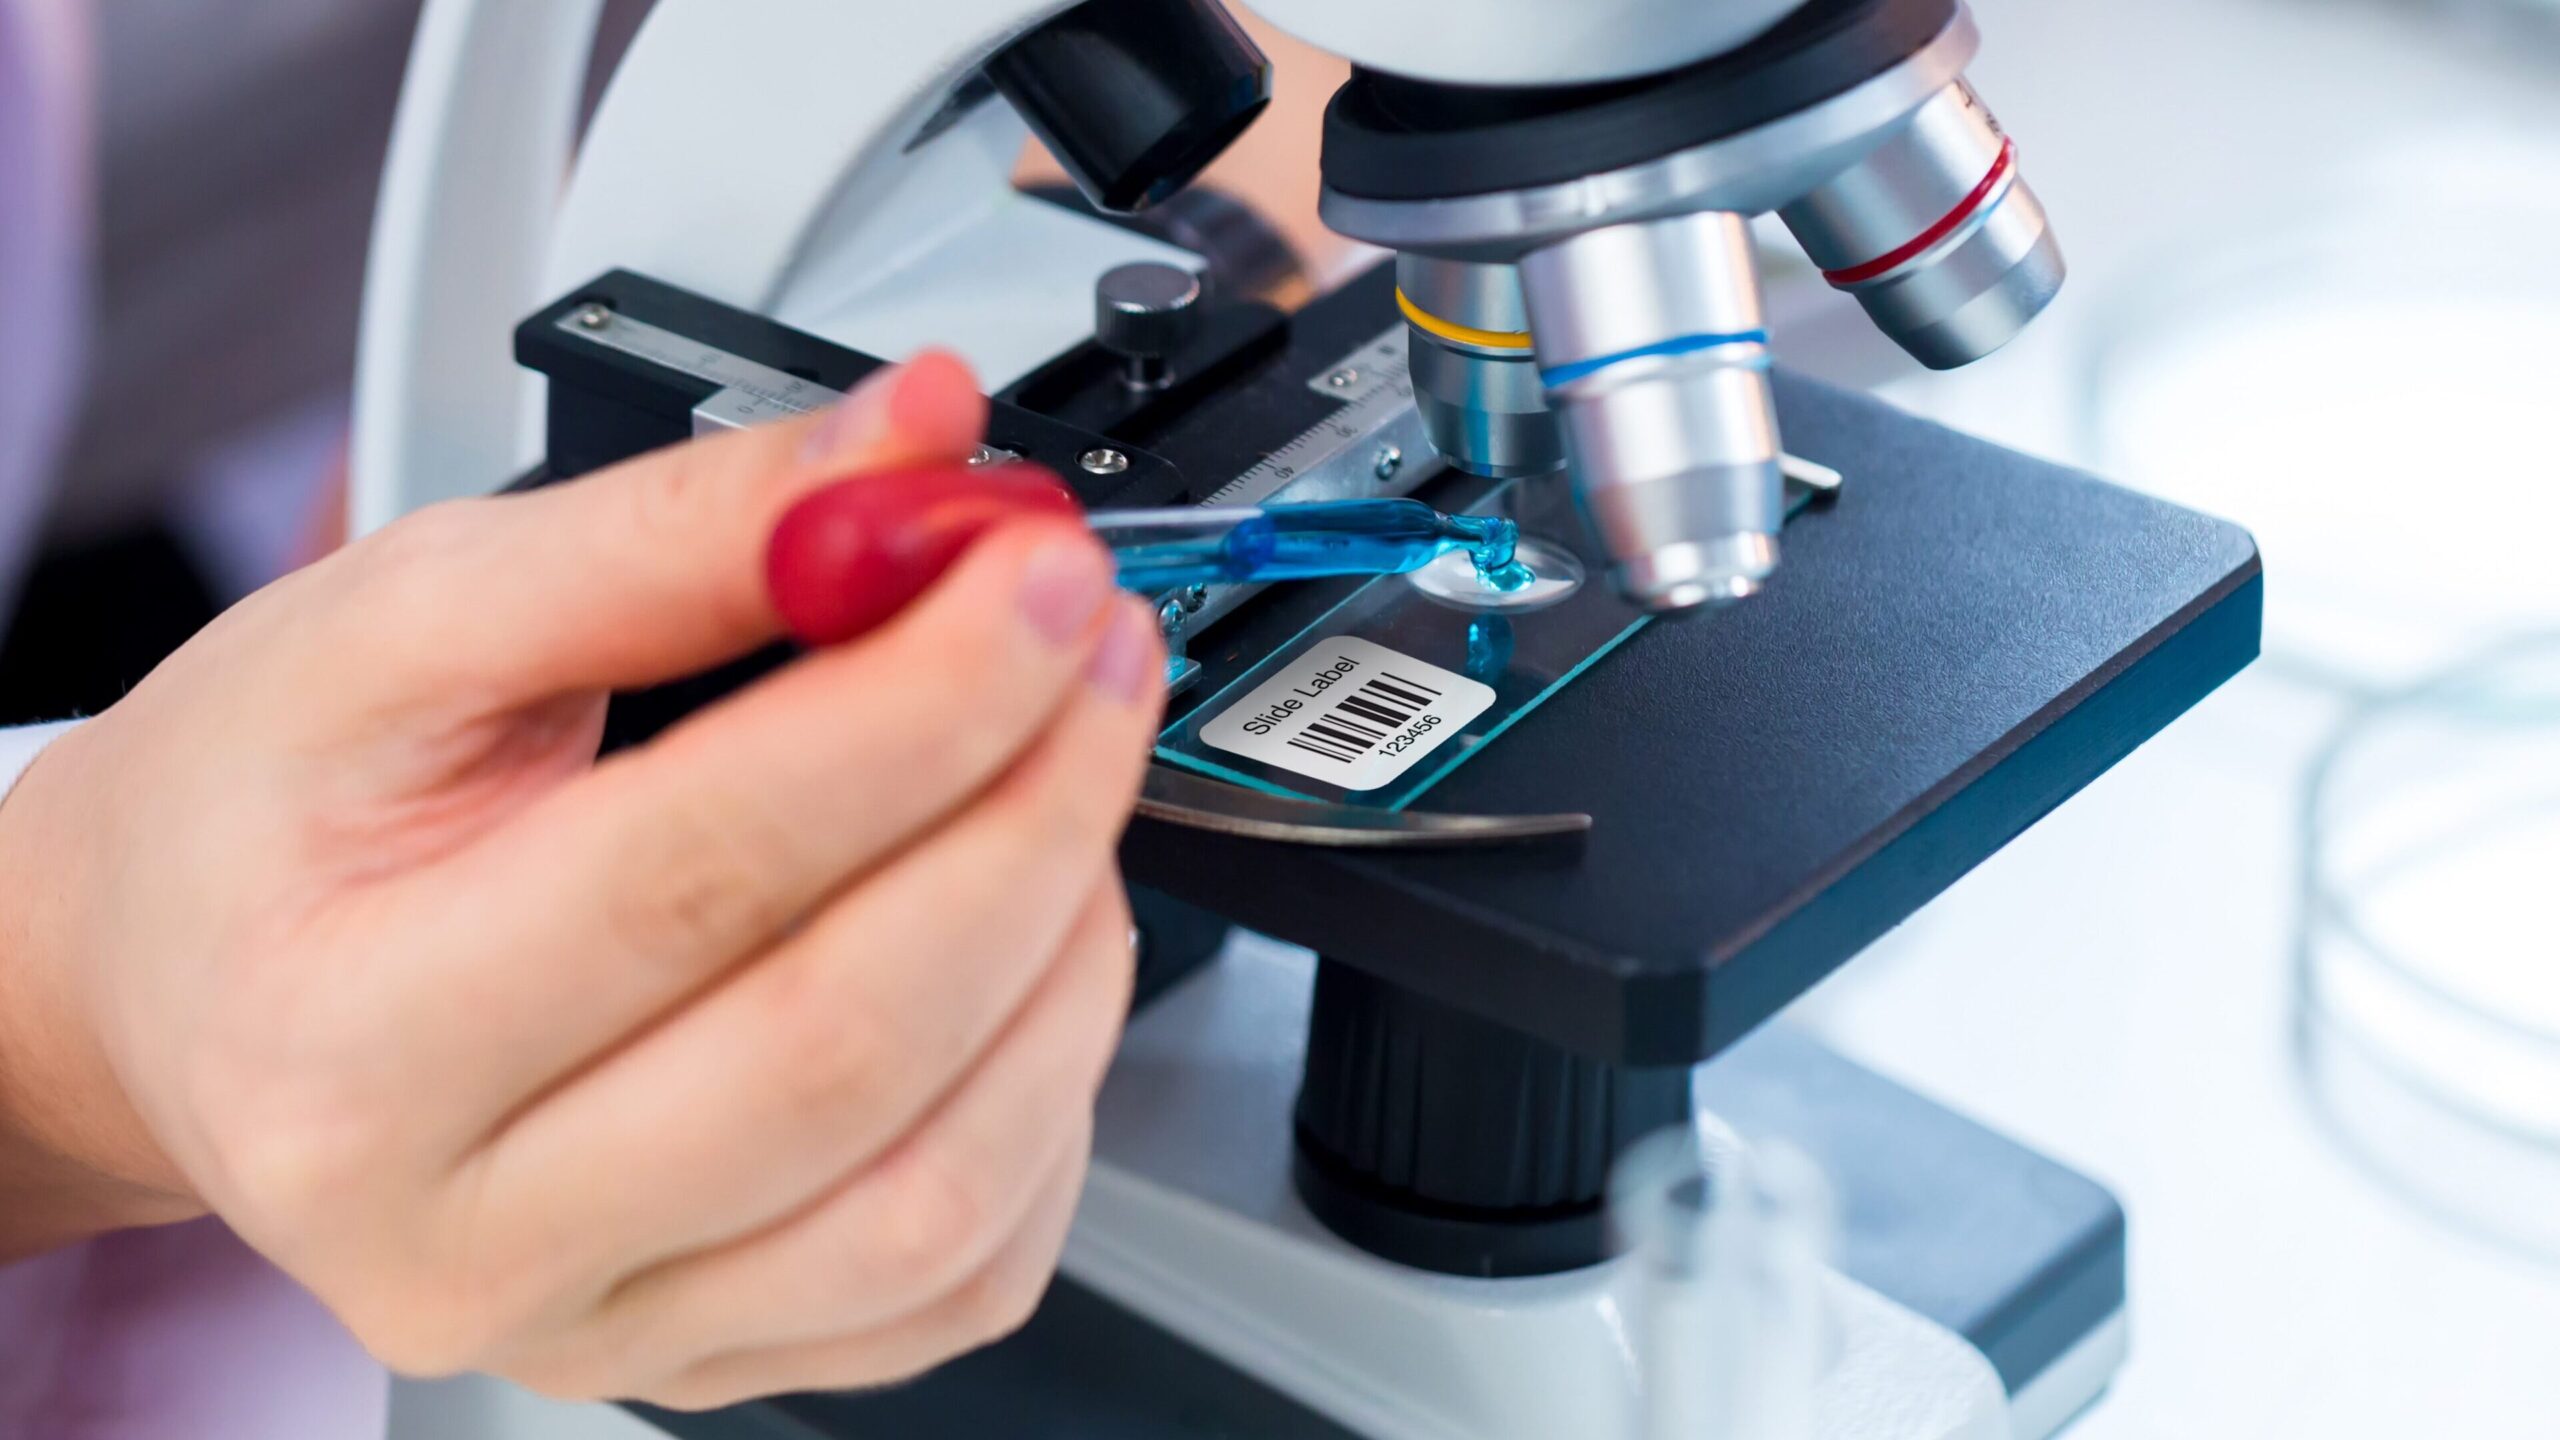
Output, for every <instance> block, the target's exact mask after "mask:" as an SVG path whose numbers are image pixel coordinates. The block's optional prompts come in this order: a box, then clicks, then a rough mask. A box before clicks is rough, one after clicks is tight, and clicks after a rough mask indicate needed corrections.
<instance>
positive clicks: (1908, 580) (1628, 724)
mask: <svg viewBox="0 0 2560 1440" xmlns="http://www.w3.org/2000/svg"><path fill="white" fill-rule="evenodd" d="M1777 388H1778V409H1779V414H1780V419H1781V421H1782V423H1783V425H1784V430H1785V434H1786V437H1787V442H1788V447H1789V448H1790V449H1791V450H1793V451H1794V452H1796V453H1798V454H1801V455H1803V456H1805V457H1806V458H1808V459H1812V460H1816V461H1819V462H1821V463H1823V464H1825V465H1829V466H1831V467H1833V468H1835V469H1837V470H1839V471H1840V472H1841V473H1842V475H1843V476H1845V477H1846V484H1845V486H1844V487H1843V489H1842V492H1841V494H1840V496H1839V498H1838V500H1837V501H1836V502H1835V503H1833V504H1831V505H1828V506H1824V507H1819V508H1816V509H1815V510H1813V511H1810V512H1808V513H1807V514H1805V515H1803V516H1802V517H1800V518H1798V519H1797V520H1796V521H1795V522H1794V523H1793V524H1791V525H1790V526H1789V527H1788V529H1787V533H1786V538H1785V545H1786V559H1785V563H1784V565H1783V566H1782V567H1781V569H1780V571H1779V573H1778V576H1777V578H1776V579H1775V581H1773V582H1772V583H1771V584H1770V586H1769V587H1768V589H1767V590H1766V591H1765V592H1764V593H1763V594H1762V595H1760V596H1758V597H1757V598H1755V599H1752V600H1750V601H1748V602H1746V603H1744V604H1741V605H1738V606H1735V607H1733V608H1731V609H1728V610H1722V611H1715V612H1708V613H1700V614H1695V615H1691V616H1686V617H1681V618H1676V619H1671V620H1665V621H1661V622H1658V623H1656V624H1654V625H1652V626H1651V627H1649V628H1647V629H1646V630H1645V631H1643V632H1642V633H1641V634H1638V635H1637V636H1636V637H1635V638H1634V639H1633V640H1631V641H1629V642H1628V643H1627V644H1626V646H1625V647H1624V648H1622V649H1621V650H1619V651H1618V652H1617V653H1615V654H1613V655H1611V656H1609V657H1608V658H1607V659H1606V660H1604V661H1603V662H1602V663H1600V664H1599V665H1597V666H1595V667H1594V668H1593V669H1592V670H1591V671H1590V672H1589V673H1587V674H1585V675H1584V676H1582V677H1581V678H1580V679H1578V680H1577V681H1575V683H1573V684H1572V685H1570V686H1568V687H1567V688H1566V689H1565V690H1564V691H1563V692H1562V693H1561V694H1560V695H1558V696H1557V697H1555V698H1554V699H1552V700H1550V701H1548V702H1547V703H1546V704H1545V705H1544V706H1542V707H1541V708H1540V709H1538V710H1537V711H1536V712H1535V713H1533V714H1531V715H1530V716H1529V717H1528V718H1527V719H1525V720H1523V721H1522V722H1521V723H1520V724H1519V725H1518V726H1516V727H1515V728H1513V729H1512V730H1510V731H1509V732H1507V733H1505V734H1504V735H1503V736H1502V737H1501V738H1500V739H1499V740H1498V741H1496V742H1495V743H1493V744H1492V745H1490V746H1488V747H1487V748H1486V750H1485V753H1483V754H1482V755H1480V756H1477V757H1475V758H1473V759H1470V760H1469V761H1468V762H1467V764H1466V765H1464V766H1463V767H1461V768H1460V769H1459V770H1458V771H1457V772H1456V773H1455V774H1454V775H1452V776H1451V777H1450V778H1449V779H1448V780H1446V781H1444V782H1442V783H1441V784H1440V785H1439V786H1437V787H1436V788H1434V789H1433V790H1432V791H1431V792H1430V793H1429V794H1428V795H1426V796H1424V797H1423V799H1422V800H1421V802H1420V803H1419V805H1418V807H1417V808H1422V809H1430V810H1446V811H1457V812H1467V813H1483V814H1505V813H1539V812H1551V811H1583V812H1587V813H1589V814H1590V815H1591V816H1592V817H1593V819H1594V822H1595V823H1594V825H1593V827H1592V830H1591V833H1590V834H1589V836H1588V837H1586V838H1585V839H1583V840H1582V841H1580V842H1578V843H1565V844H1561V845H1528V846H1520V847H1515V848H1510V849H1501V850H1486V851H1460V852H1441V853H1431V854H1410V853H1408V854H1395V855H1386V854H1379V853H1376V852H1361V851H1348V850H1318V849H1310V848H1305V847H1299V846H1284V845H1273V844H1267V843H1260V842H1253V841H1244V840H1234V839H1227V838H1221V837H1214V836H1206V835H1201V834H1197V833H1193V832H1190V831H1186V830H1175V829H1173V828H1170V827H1167V826H1163V825H1158V824H1152V823H1147V822H1141V823H1140V824H1138V825H1137V826H1136V827H1135V828H1134V829H1133V830H1132V832H1131V834H1130V837H1129V840H1128V844H1127V846H1126V848H1125V851H1124V858H1125V861H1126V864H1127V868H1128V872H1129V876H1130V878H1131V879H1132V880H1133V881H1135V882H1136V883H1139V884H1142V885H1147V886H1151V887H1154V888H1156V889H1159V890H1163V891H1165V892H1167V893H1170V894H1173V895H1177V896H1180V897H1182V898H1184V899H1186V900H1190V901H1193V902H1195V903H1197V904H1199V905H1202V906H1204V907H1206V908H1208V909H1211V910H1214V911H1216V912H1218V913H1220V914H1222V915H1226V916H1228V917H1230V918H1232V919H1234V920H1235V921H1236V922H1237V923H1238V924H1241V925H1244V926H1247V927H1249V928H1251V929H1255V930H1259V931H1261V932H1263V933H1265V934H1268V935H1272V936H1275V937H1277V938H1280V939H1283V940H1289V941H1293V942H1296V943H1298V944H1301V945H1305V946H1307V947H1308V948H1310V949H1313V950H1315V951H1317V952H1318V953H1320V954H1323V955H1325V956H1327V957H1328V958H1331V959H1334V960H1338V961H1342V962H1344V963H1347V964H1350V965H1352V966H1356V967H1358V968H1359V969H1362V970H1365V971H1368V972H1370V973H1372V974H1375V975H1377V976H1378V977H1380V978H1382V979H1384V980H1387V981H1389V982H1391V983H1393V984H1395V985H1398V986H1402V987H1404V988H1406V989H1409V990H1412V991H1416V992H1419V993H1421V994H1423V995H1426V996H1429V997H1431V998H1433V999H1436V1000H1439V1001H1441V1002H1444V1003H1446V1004H1448V1005H1451V1006H1454V1007H1457V1008H1459V1009H1462V1010H1466V1011H1470V1012H1473V1013H1475V1014H1478V1015H1481V1016H1483V1017H1485V1018H1487V1019H1491V1020H1495V1021H1497V1022H1500V1023H1502V1024H1505V1025H1510V1026H1514V1027H1517V1028H1519V1029H1522V1030H1525V1031H1527V1032H1529V1033H1531V1034H1533V1035H1536V1036H1538V1037H1540V1038H1542V1039H1545V1040H1547V1041H1550V1042H1552V1043H1554V1044H1555V1045H1557V1046H1560V1047H1562V1048H1564V1049H1567V1050H1570V1051H1574V1052H1576V1053H1579V1054H1583V1055H1588V1056H1591V1057H1593V1058H1596V1059H1602V1060H1609V1061H1615V1062H1617V1063H1620V1064H1626V1065H1666V1064H1683V1063H1688V1062H1692V1061H1696V1060H1702V1059H1705V1058H1706V1057H1708V1056H1710V1055H1713V1054H1715V1053H1716V1052H1717V1051H1718V1050H1721V1049H1722V1048H1723V1047H1725V1046H1726V1045H1729V1044H1731V1043H1732V1042H1733V1041H1735V1040H1737V1039H1739V1038H1741V1037H1742V1036H1743V1035H1744V1034H1746V1033H1747V1032H1749V1031H1750V1030H1751V1029H1752V1027H1754V1026H1756V1025H1758V1024H1759V1023H1760V1022H1762V1021H1763V1020H1766V1019H1767V1018H1769V1016H1770V1015H1772V1014H1774V1013H1775V1012H1776V1011H1777V1010H1778V1009H1780V1008H1781V1007H1782V1006H1784V1005H1785V1004H1786V1003H1787V1002H1788V1001H1790V1000H1792V999H1794V998H1795V997H1796V996H1797V995H1799V994H1801V993H1803V992H1804V991H1805V990H1806V989H1808V988H1810V987H1811V986H1812V985H1813V984H1814V983H1815V982H1816V981H1818V980H1820V979H1821V978H1822V977H1823V976H1824V975H1827V974H1829V973H1830V972H1831V971H1832V970H1833V969H1835V968H1837V967H1838V966H1839V965H1840V964H1841V963H1842V962H1844V961H1846V960H1848V959H1849V958H1850V957H1851V956H1853V955H1855V954H1857V953H1858V951H1859V950H1861V949H1863V948H1864V947H1865V946H1866V945H1867V944H1868V943H1869V942H1871V941H1873V940H1875V939H1876V938H1877V937H1878V936H1880V935H1882V934H1884V933H1885V932H1886V931H1887V930H1889V929H1891V928H1892V927H1893V926H1895V925H1896V924H1899V923H1900V922H1901V921H1902V920H1903V919H1904V918H1906V917H1907V916H1909V915H1910V914H1911V913H1912V912H1913V911H1915V910H1917V909H1919V907H1920V906H1921V905H1923V904H1925V903H1926V902H1927V901H1928V900H1929V899H1930V898H1931V897H1932V896H1934V895H1936V894H1937V893H1938V892H1939V891H1941V890H1944V889H1945V888H1946V887H1947V886H1948V885H1949V884H1951V883H1953V882H1954V881H1955V880H1956V879H1957V878H1958V877H1959V876H1961V875H1963V874H1964V873H1965V872H1966V871H1968V870H1970V869H1972V868H1973V867H1974V866H1975V865H1978V864H1980V863H1981V862H1982V861H1983V860H1985V859H1987V858H1989V856H1990V855H1991V854H1992V853H1993V852H1994V851H1996V850H1998V849H1999V848H2000V847H2001V846H2003V845H2005V844H2007V843H2008V842H2009V841H2010V840H2011V839H2012V838H2014V837H2015V836H2016V835H2017V834H2018V833H2019V832H2020V831H2023V830H2024V829H2026V827H2027V826H2028V825H2030V824H2032V823H2034V822H2035V820H2036V819H2037V818H2039V817H2040V816H2042V815H2043V814H2044V813H2045V812H2047V811H2049V810H2051V809H2052V808H2053V807H2054V806H2056V805H2058V804H2060V803H2061V802H2062V801H2063V800H2065V799H2067V798H2069V797H2070V796H2071V795H2072V794H2073V793H2074V792H2075V791H2077V790H2079V789H2080V788H2081V787H2082V786H2084V785H2086V784H2088V783H2089V782H2090V781H2091V780H2094V779H2096V778H2097V777H2098V776H2099V775H2100V774H2101V773H2103V772H2104V771H2105V770H2106V769H2107V768H2108V767H2109V766H2111V765H2113V764H2114V763H2115V762H2116V761H2118V760H2120V759H2122V758H2123V757H2124V756H2125V755H2126V754H2128V753H2130V752H2131V751H2132V750H2133V749H2134V747H2136V746H2137V745H2140V744H2141V743H2142V742H2143V741H2145V740H2147V739H2149V738H2150V737H2151V736H2152V735H2153V734H2155V733H2157V732H2158V731H2159V730H2160V729H2161V728H2162V727H2163V726H2165V725H2167V724H2168V723H2169V722H2170V721H2171V720H2173V719H2175V718H2177V716H2178V715H2179V714H2181V713H2182V712H2184V711H2185V710H2186V709H2187V708H2188V707H2189V706H2191V705H2193V704H2195V703H2196V702H2197V701H2198V700H2200V699H2202V698H2203V697H2204V696H2205V695H2206V694H2207V693H2208V692H2210V691H2211V690H2213V689H2214V687H2216V686H2218V685H2220V684H2221V683H2222V682H2223V681H2224V680H2226V679H2229V678H2230V677H2231V676H2232V675H2233V674H2235V673H2237V672H2238V671H2239V670H2240V668H2241V667H2242V666H2244V665H2246V664H2248V663H2249V661H2250V660H2251V659H2253V658H2254V657H2255V656H2256V654H2257V652H2258V634H2259V611H2260V600H2261V584H2260V579H2259V565H2258V554H2257V548H2256V546H2255V544H2254V543H2253V542H2252V541H2251V540H2250V537H2249V536H2248V534H2247V533H2246V532H2245V531H2242V530H2241V529H2239V528H2238V527H2236V526H2233V525H2230V524H2227V523H2224V522H2222V521H2219V520H2214V519H2209V518H2207V517H2205V516H2202V515H2198V514H2196V513H2194V512H2193V511H2188V510H2183V509H2180V508H2178V507H2176V506H2174V505H2169V504H2166V503H2164V502H2161V501H2158V500H2153V499H2149V498H2146V497H2144V496H2140V495H2136V494H2134V493H2132V492H2130V491H2126V490H2123V489H2120V488H2117V487H2115V486H2113V485H2109V484H2107V483H2105V482H2103V481H2100V480H2097V479H2094V478H2092V477H2090V476H2087V475H2083V474H2079V473H2076V472H2073V471H2069V470H2064V469H2060V468H2058V467H2055V466H2052V465H2048V464H2044V463H2042V462H2039V461H2035V460H2031V459H2028V458H2026V457H2024V456H2021V455H2018V454H2015V453H2013V452H2010V451H2007V450H2003V449H2000V448H1999V447H1997V446H1993V445H1989V444H1986V443H1984V442H1982V441H1979V440H1975V439H1972V438H1970V437H1967V436H1964V435H1959V434H1957V433H1955V432H1953V431H1949V430H1946V429H1943V428H1940V427H1938V426H1935V425H1931V424H1928V423H1926V422H1923V421H1920V420H1915V419H1913V418H1912V417H1910V416H1908V415H1906V414H1903V413H1902V412H1900V411H1898V410H1895V409H1893V408H1892V407H1890V406H1888V405H1885V404H1883V403H1881V402H1878V401H1875V400H1872V399H1868V398H1865V397H1862V396H1858V395H1852V394H1848V393H1845V392H1842V391H1839V390H1836V389H1832V388H1830V387H1827V386H1824V385H1821V384H1818V383H1815V382H1813V381H1809V380H1805V379H1801V378H1796V377H1791V376H1787V375H1783V374H1782V375H1780V376H1779V377H1778V387H1777ZM1322 603H1324V600H1323V597H1321V596H1309V597H1306V598H1305V599H1304V600H1299V599H1297V598H1296V597H1282V598H1280V599H1279V600H1278V601H1277V602H1276V603H1266V604H1265V605H1264V606H1263V607H1262V608H1260V609H1258V610H1256V611H1254V612H1252V613H1249V614H1246V615H1242V616H1239V617H1238V618H1237V619H1236V620H1234V621H1232V622H1229V625H1228V627H1227V628H1226V629H1225V630H1223V631H1221V632H1216V634H1217V636H1218V638H1219V644H1218V649H1219V650H1221V651H1241V652H1244V653H1248V654H1258V653H1263V652H1267V651H1269V650H1270V649H1272V648H1274V647H1276V646H1278V645H1280V644H1282V643H1285V642H1286V641H1287V639H1288V638H1289V637H1290V636H1292V635H1294V634H1295V633H1296V632H1297V630H1298V628H1299V627H1300V626H1302V625H1303V624H1305V623H1306V622H1307V621H1308V620H1309V619H1311V618H1313V617H1312V614H1310V613H1307V612H1308V611H1309V610H1310V609H1312V608H1314V607H1316V606H1319V605H1321V604H1322ZM1204 688H1205V687H1204Z"/></svg>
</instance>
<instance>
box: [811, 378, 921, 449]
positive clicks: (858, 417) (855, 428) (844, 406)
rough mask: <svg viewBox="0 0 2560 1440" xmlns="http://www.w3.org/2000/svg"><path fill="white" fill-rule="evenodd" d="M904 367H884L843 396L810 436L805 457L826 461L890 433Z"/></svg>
mask: <svg viewBox="0 0 2560 1440" xmlns="http://www.w3.org/2000/svg"><path fill="white" fill-rule="evenodd" d="M906 373H907V367H905V366H904V365H883V366H881V367H880V368H879V369H877V370H874V371H872V372H871V373H870V374H869V375H866V376H864V377H863V379H862V382H861V383H860V384H858V385H856V386H854V387H853V388H852V389H851V390H849V391H846V392H845V397H844V398H843V399H842V400H839V401H837V402H836V406H835V408H834V409H833V410H830V411H828V412H827V414H826V417H825V418H824V419H822V420H820V421H819V422H818V426H817V428H816V429H814V430H812V431H810V432H809V448H808V457H809V458H810V459H811V460H826V459H829V458H832V457H834V456H837V455H842V454H844V453H846V452H847V451H850V450H854V449H857V448H859V447H862V446H865V445H869V444H872V443H874V442H876V441H877V440H879V439H880V438H881V437H882V436H884V435H886V434H888V433H889V430H890V427H891V426H892V424H893V423H894V416H895V411H896V407H897V402H898V384H899V382H900V381H901V380H903V379H905V378H906Z"/></svg>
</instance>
